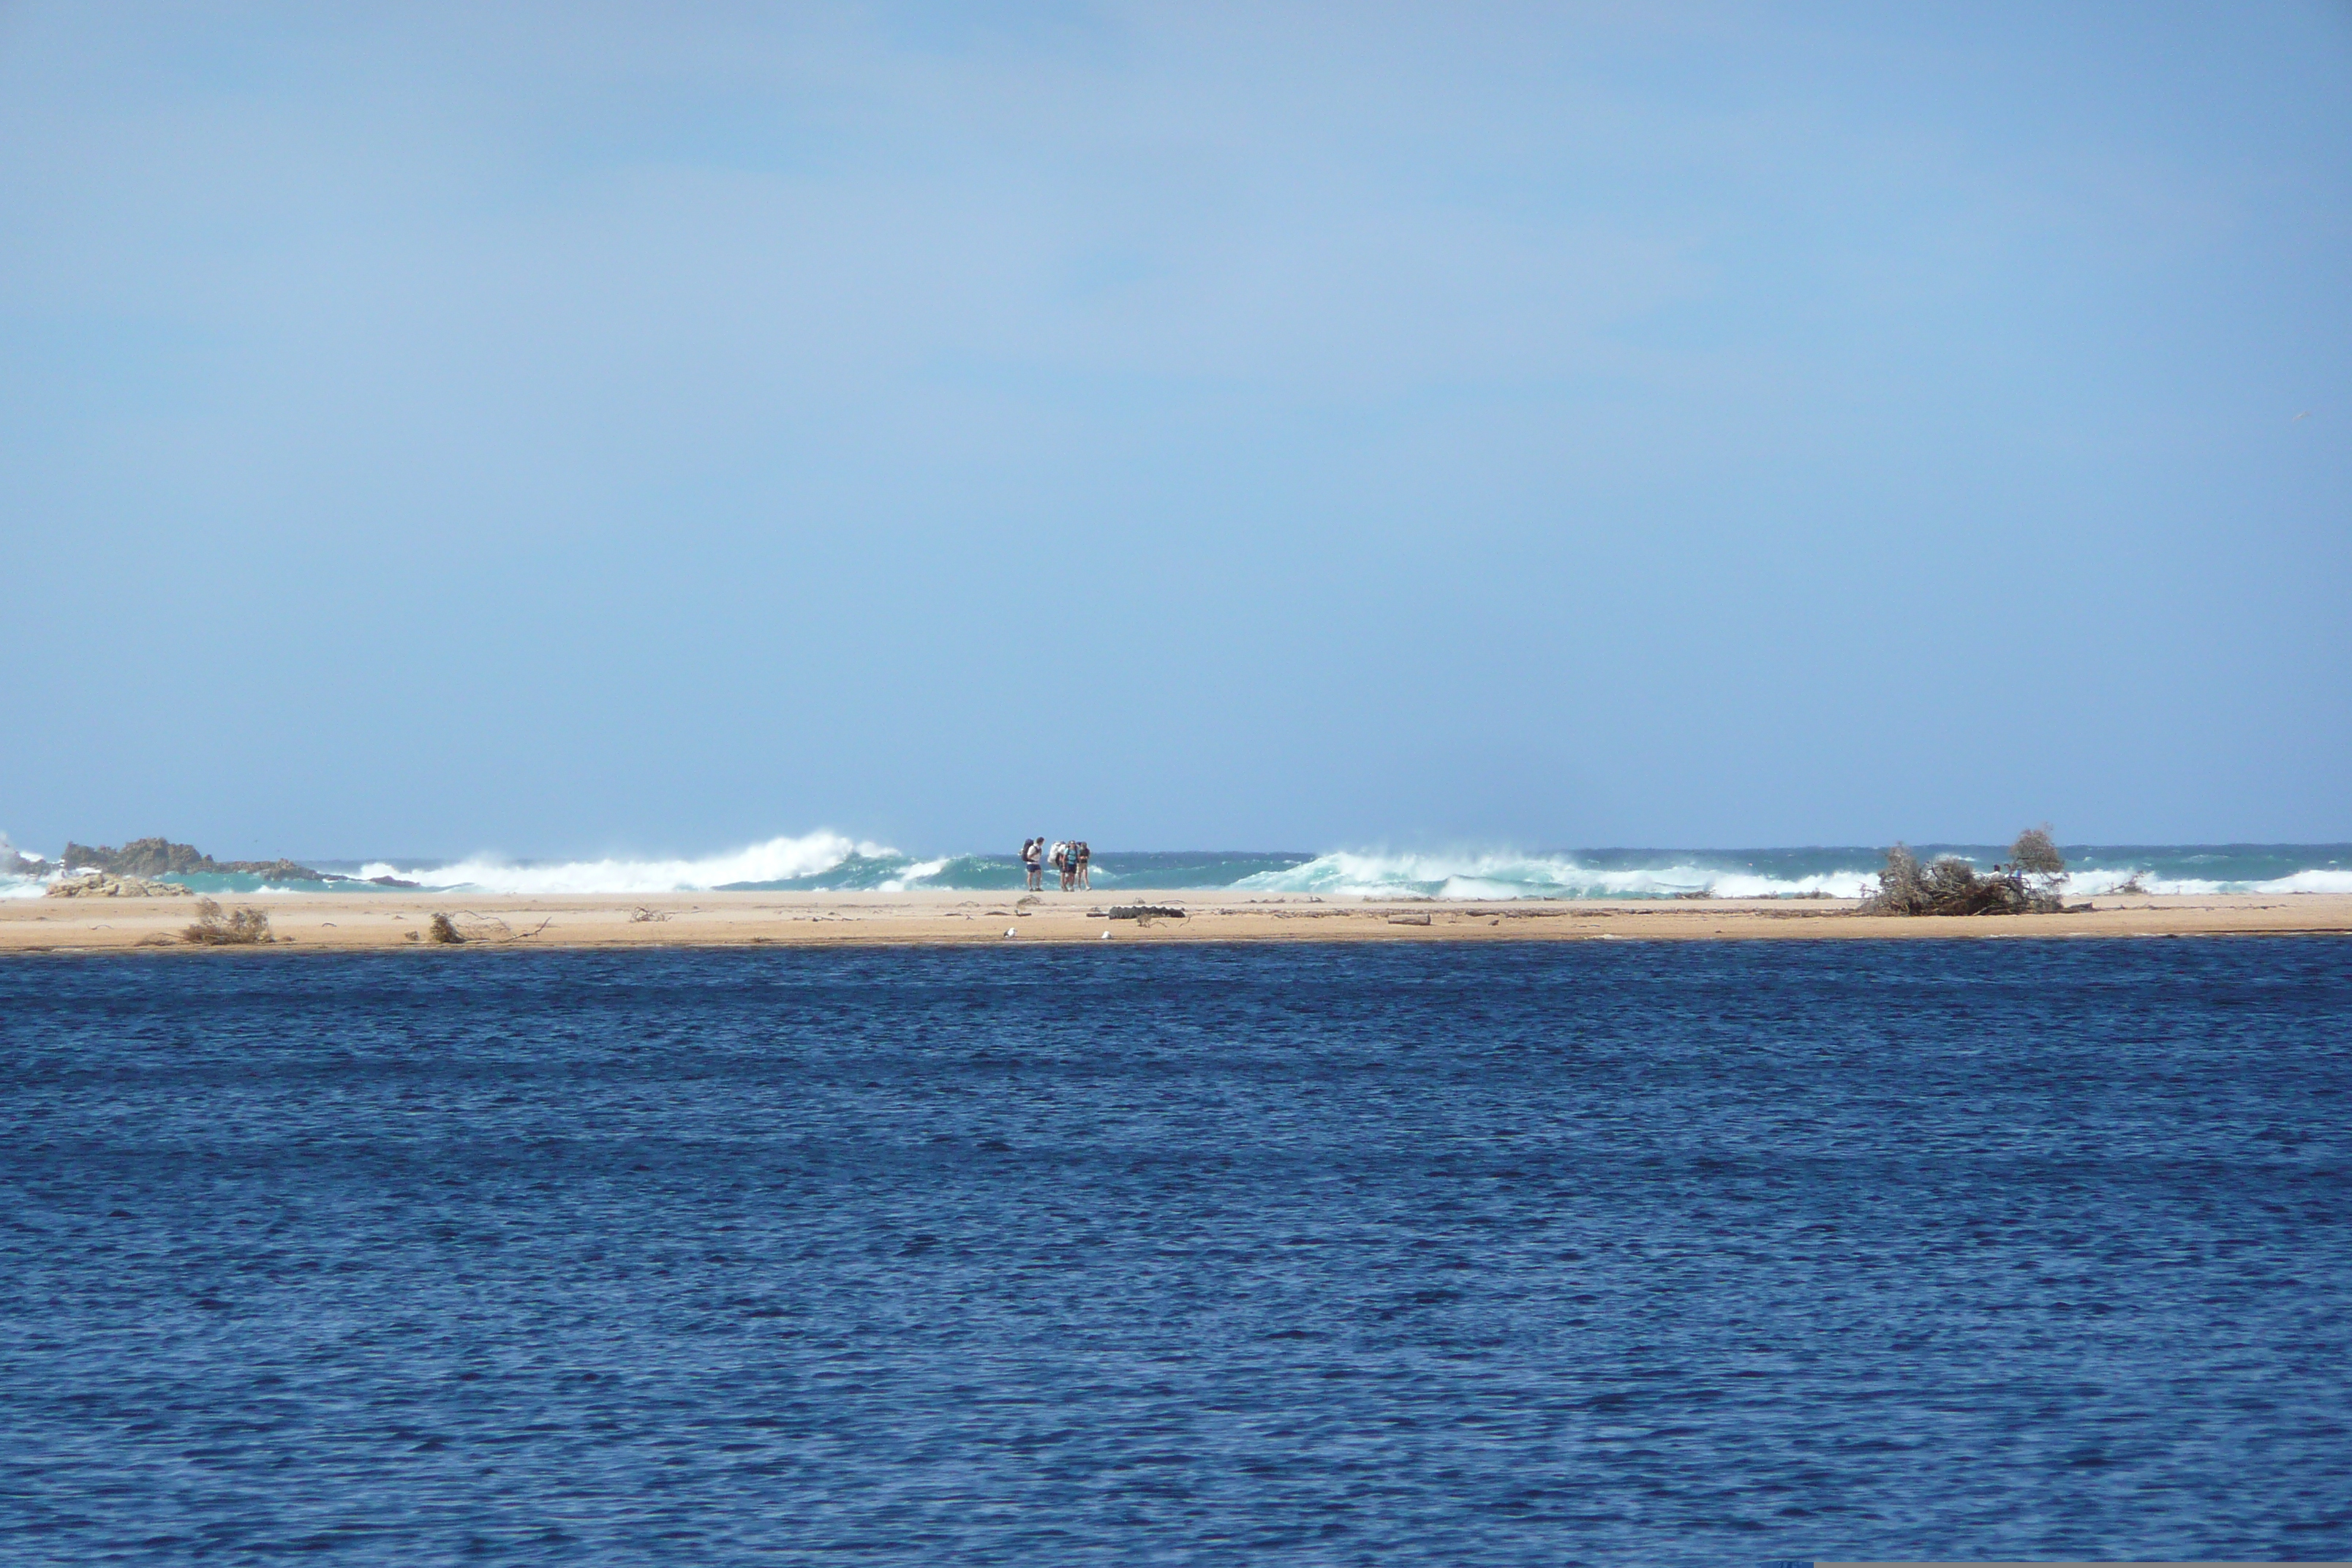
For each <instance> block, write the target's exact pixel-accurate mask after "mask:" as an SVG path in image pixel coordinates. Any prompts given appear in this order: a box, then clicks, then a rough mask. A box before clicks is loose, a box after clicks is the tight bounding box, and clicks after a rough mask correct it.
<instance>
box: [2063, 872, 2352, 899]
mask: <svg viewBox="0 0 2352 1568" xmlns="http://www.w3.org/2000/svg"><path fill="white" fill-rule="evenodd" d="M2135 884H2137V885H2136V886H2135ZM2123 889H2130V890H2132V891H2136V892H2142V893H2160V894H2165V895H2168V896H2177V897H2187V898H2205V897H2210V896H2211V895H2213V894H2215V893H2352V871H2347V870H2338V869H2333V868H2325V867H2314V868H2307V869H2305V870H2301V871H2295V872H2292V873H2290V874H2289V875H2287V876H2284V877H2273V878H2271V879H2268V880H2265V881H2231V880H2228V879H2216V878H2210V877H2162V876H2158V875H2157V874H2156V873H2155V872H2153V871H2150V870H2144V869H2143V870H2132V869H2128V868H2112V869H2107V870H2100V871H2074V872H2070V873H2068V875H2067V877H2066V891H2067V892H2068V893H2070V894H2073V895H2074V896H2076V897H2080V898H2098V897H2102V896H2105V895H2109V894H2113V893H2116V892H2117V891H2119V890H2123Z"/></svg>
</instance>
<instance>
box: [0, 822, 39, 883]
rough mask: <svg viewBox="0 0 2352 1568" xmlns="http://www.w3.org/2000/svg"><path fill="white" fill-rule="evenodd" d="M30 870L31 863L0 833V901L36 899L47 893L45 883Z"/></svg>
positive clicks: (31, 867)
mask: <svg viewBox="0 0 2352 1568" xmlns="http://www.w3.org/2000/svg"><path fill="white" fill-rule="evenodd" d="M32 870H33V866H32V862H31V861H29V860H27V859H26V858H25V857H24V855H23V853H22V852H21V851H19V850H18V849H17V847H16V845H15V844H14V843H12V842H10V840H9V837H8V836H7V835H6V834H5V833H0V899H37V898H39V897H40V896H41V895H42V894H43V893H46V892H47V891H48V890H49V885H48V883H47V880H46V879H42V878H40V877H37V876H35V875H33V874H32Z"/></svg>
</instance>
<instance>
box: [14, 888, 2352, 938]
mask: <svg viewBox="0 0 2352 1568" xmlns="http://www.w3.org/2000/svg"><path fill="white" fill-rule="evenodd" d="M219 901H220V902H221V904H222V905H223V907H224V908H225V909H226V910H235V909H237V908H242V907H252V908H256V909H259V910H264V911H266V912H267V913H268V916H269V920H270V926H271V930H272V931H273V933H274V935H275V937H276V940H275V941H274V942H271V943H269V944H268V951H273V952H289V951H290V952H383V951H387V950H389V951H404V950H417V951H434V952H449V951H466V950H468V949H474V948H490V947H500V948H503V947H552V948H566V949H587V948H596V949H604V948H646V947H656V948H673V947H697V948H699V947H837V946H850V947H869V946H871V947H885V946H982V945H991V944H994V945H1003V944H1006V943H1008V942H1096V943H1100V942H1103V941H1104V933H1105V932H1106V931H1108V932H1109V933H1110V934H1109V940H1110V941H1111V942H1160V943H1171V942H1176V943H1181V942H1195V943H1197V942H1497V941H1499V942H1580V941H1585V942H1589V941H1596V940H1601V941H1670V942H1683V941H1724V942H1736V941H1752V940H1830V941H1856V940H1860V941H1917V940H1921V939H1944V940H1950V939H1961V940H1985V939H2000V938H2009V939H2015V938H2019V937H2066V938H2126V937H2163V936H2289V935H2294V936H2303V935H2352V894H2345V893H2285V894H2262V893H2215V894H2203V895H2200V894H2168V895H2167V894H2155V895H2148V894H2135V895H2130V896H2126V897H2120V898H2118V897H2108V898H2104V899H2094V900H2085V901H2087V902H2089V903H2091V904H2092V905H2093V907H2092V908H2091V909H2089V910H2078V911H2073V912H2068V913H2064V914H2051V915H1993V916H1961V917H1940V916H1908V917H1906V916H1889V915H1864V914H1861V913H1859V912H1858V909H1859V905H1858V902H1857V900H1852V899H1690V900H1535V899H1528V900H1494V901H1475V900H1465V901H1463V902H1458V903H1456V902H1450V901H1438V900H1417V899H1415V900H1357V899H1325V898H1318V897H1315V896H1312V895H1307V894H1282V893H1253V894H1247V895H1239V896H1236V895H1234V894H1233V893H1232V892H1231V890H1230V889H1119V890H1118V891H1117V892H1115V893H1114V892H1103V891H1097V892H1094V893H1070V894H1065V893H1061V892H1047V893H1044V894H1026V895H1024V894H1022V893H1020V892H1018V891H1011V892H1006V893H1004V894H1003V895H1001V896H991V895H988V894H985V893H973V892H971V891H969V890H961V889H958V890H928V889H927V890H918V891H912V892H898V893H884V892H837V893H748V892H747V893H659V894H642V895H634V896H632V895H596V896H593V897H582V896H555V895H526V896H499V895H491V894H456V893H441V894H427V893H410V892H382V893H364V894H340V893H289V894H262V895H248V896H242V897H239V896H231V897H229V898H226V899H223V900H219ZM196 902H197V900H194V899H193V898H112V899H53V898H38V899H9V900H0V953H12V952H21V953H31V952H183V951H212V950H211V949H209V948H201V947H199V946H198V945H197V944H192V943H188V942H184V941H182V940H181V939H180V937H179V932H180V930H181V928H182V927H184V926H185V925H187V924H188V923H189V922H191V921H194V919H195V918H196V916H195V905H196ZM1129 904H1155V905H1162V906H1175V907H1181V908H1182V909H1183V910H1186V915H1185V917H1184V918H1182V919H1166V918H1161V919H1153V920H1148V921H1138V920H1111V919H1108V918H1107V915H1108V910H1110V909H1112V908H1113V907H1115V906H1121V905H1129ZM436 914H446V915H448V916H449V917H450V919H451V921H452V922H453V924H454V925H455V926H456V927H457V930H458V931H460V932H461V933H464V934H465V935H466V936H467V941H466V942H464V943H463V944H462V945H460V946H458V947H457V948H454V949H453V948H451V947H449V946H448V945H446V944H440V943H434V942H427V941H426V940H425V931H427V929H428V928H429V926H430V924H431V922H432V920H433V917H434V916H435V915H436ZM1007 931H1013V932H1016V933H1017V935H1014V936H1012V937H1008V936H1007V935H1006V932H1007ZM245 951H253V949H250V948H247V949H245Z"/></svg>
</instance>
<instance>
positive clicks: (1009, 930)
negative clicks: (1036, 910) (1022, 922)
mask: <svg viewBox="0 0 2352 1568" xmlns="http://www.w3.org/2000/svg"><path fill="white" fill-rule="evenodd" d="M1004 934H1005V935H1007V936H1019V935H1020V934H1021V928H1020V927H1019V926H1006V927H1005V928H1004Z"/></svg>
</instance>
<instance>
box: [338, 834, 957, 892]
mask: <svg viewBox="0 0 2352 1568" xmlns="http://www.w3.org/2000/svg"><path fill="white" fill-rule="evenodd" d="M897 855H898V851H897V850H895V849H892V848H890V847H887V846H886V845H881V844H872V843H861V842H858V841H856V840H854V839H850V838H845V837H842V836H841V835H840V834H838V833H824V832H819V833H811V834H806V835H804V836H803V837H798V838H790V837H785V838H771V839H769V840H768V841H767V842H765V843H764V844H754V845H751V846H750V847H746V848H742V849H731V850H728V851H726V852H725V853H723V854H719V855H706V856H702V857H700V858H694V859H670V860H634V859H624V858H618V857H614V858H607V859H603V860H566V861H562V862H560V863H556V864H547V865H530V864H521V865H518V864H516V863H515V862H513V861H509V860H503V859H498V858H491V857H488V856H476V857H472V858H467V859H464V860H459V861H457V862H455V863H454V864H451V865H446V866H426V867H401V866H395V865H393V864H391V863H390V862H388V861H373V862H370V863H369V864H368V865H366V866H363V867H362V868H361V869H360V875H361V876H362V877H396V878H398V879H401V880H402V881H404V882H420V883H422V884H424V885H425V887H428V888H479V889H483V890H484V891H486V892H494V893H687V892H700V891H703V890H705V889H710V888H723V887H729V886H731V885H733V884H736V883H739V882H788V881H793V880H797V879H802V878H806V877H815V876H820V875H822V874H824V872H827V871H830V870H832V869H834V868H835V867H838V866H841V865H843V864H845V862H846V861H848V860H849V858H851V857H852V856H858V857H863V858H867V859H879V858H896V857H897ZM940 864H944V862H940ZM917 869H918V868H914V867H908V868H907V869H906V870H905V871H902V872H900V873H898V874H899V875H900V876H902V877H908V878H910V879H911V876H912V874H913V873H914V872H916V871H917Z"/></svg>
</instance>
